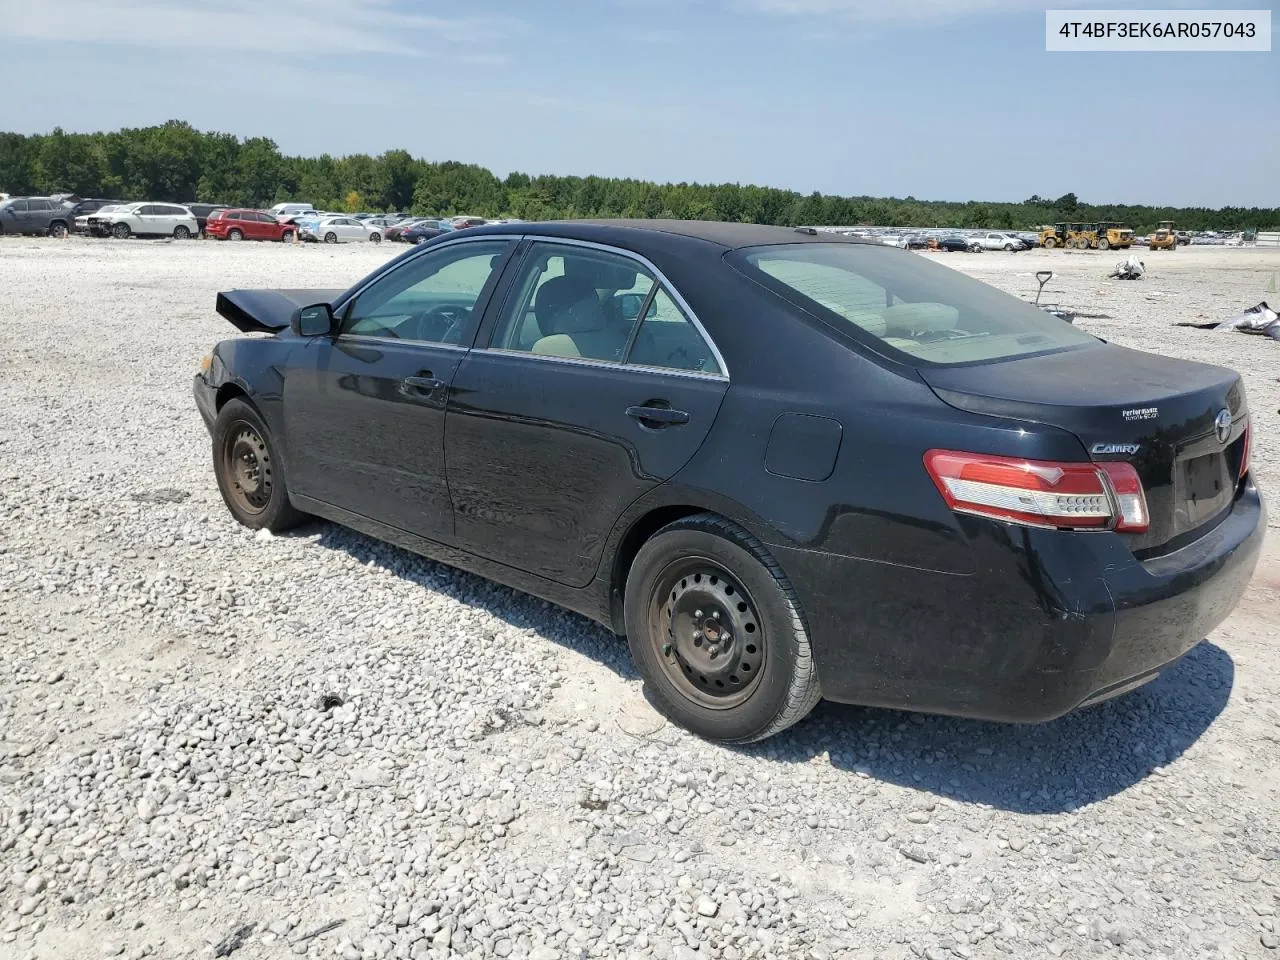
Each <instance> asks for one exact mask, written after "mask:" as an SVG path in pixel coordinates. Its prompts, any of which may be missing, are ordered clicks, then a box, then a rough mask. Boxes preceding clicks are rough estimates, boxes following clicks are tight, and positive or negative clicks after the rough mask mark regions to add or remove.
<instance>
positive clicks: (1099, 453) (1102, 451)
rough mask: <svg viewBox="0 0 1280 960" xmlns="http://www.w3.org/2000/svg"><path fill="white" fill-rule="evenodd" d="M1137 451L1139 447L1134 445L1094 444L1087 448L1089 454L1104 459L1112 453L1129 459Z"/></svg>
mask: <svg viewBox="0 0 1280 960" xmlns="http://www.w3.org/2000/svg"><path fill="white" fill-rule="evenodd" d="M1139 449H1140V446H1139V445H1138V444H1136V443H1095V444H1094V445H1093V446H1092V447H1090V448H1089V452H1090V453H1091V454H1093V455H1094V456H1095V457H1105V456H1107V455H1109V454H1114V453H1122V454H1125V455H1126V456H1130V457H1131V456H1133V455H1134V454H1135V453H1137V452H1138V450H1139Z"/></svg>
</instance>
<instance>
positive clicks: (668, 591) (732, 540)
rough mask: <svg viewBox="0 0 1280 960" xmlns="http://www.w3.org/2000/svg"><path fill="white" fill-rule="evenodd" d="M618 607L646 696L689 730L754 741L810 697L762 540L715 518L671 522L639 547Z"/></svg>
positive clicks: (804, 638)
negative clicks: (622, 616)
mask: <svg viewBox="0 0 1280 960" xmlns="http://www.w3.org/2000/svg"><path fill="white" fill-rule="evenodd" d="M624 613H625V618H626V628H627V642H628V645H629V647H630V648H631V656H632V658H633V659H634V660H635V663H636V666H637V668H638V669H639V670H640V673H641V675H642V676H643V677H644V681H645V686H646V688H647V690H648V691H649V693H650V695H651V696H652V698H653V701H654V703H655V704H656V705H657V707H658V709H659V710H661V711H662V713H663V714H664V715H666V716H667V717H668V718H669V719H670V720H672V721H673V722H674V723H677V724H679V725H680V726H682V727H684V728H686V729H688V730H690V731H691V732H693V733H695V734H697V735H698V736H701V737H706V738H707V739H709V740H719V741H723V742H726V743H750V742H752V741H755V740H763V739H764V738H766V737H769V736H772V735H773V734H775V733H778V732H780V731H782V730H785V729H786V728H787V727H789V726H791V725H792V724H794V723H796V722H798V721H799V720H801V719H802V718H803V717H804V716H805V715H806V714H808V713H809V711H810V710H812V709H813V707H814V705H815V704H816V703H817V702H818V699H819V697H820V693H819V688H818V675H817V671H816V669H815V667H814V663H813V654H812V651H811V650H810V646H809V637H808V631H807V630H806V628H805V624H804V620H803V618H802V616H801V613H800V602H799V600H798V598H797V597H796V595H795V592H794V591H793V590H792V589H791V585H790V584H789V583H788V582H787V579H786V576H785V575H784V574H783V572H782V571H781V569H779V567H778V565H777V564H776V563H775V562H774V561H773V559H772V558H771V557H770V556H769V555H768V553H767V552H766V551H765V548H764V546H763V545H762V544H761V543H760V542H759V541H758V540H756V539H755V538H754V537H752V536H751V535H749V534H748V533H746V532H745V531H743V530H741V529H740V528H739V527H737V526H736V525H734V524H732V523H730V522H729V521H727V520H725V519H723V518H721V517H716V516H712V515H710V514H698V515H695V516H692V517H688V518H686V519H683V520H678V521H676V522H675V523H672V524H670V525H668V526H666V527H664V528H663V529H662V530H660V531H659V532H658V533H657V534H655V535H654V536H653V537H652V538H651V539H650V540H649V541H648V542H647V543H646V544H645V545H644V546H643V547H641V548H640V552H639V553H638V554H637V555H636V558H635V562H634V563H633V564H632V566H631V572H630V573H629V574H628V576H627V584H626V596H625V599H624Z"/></svg>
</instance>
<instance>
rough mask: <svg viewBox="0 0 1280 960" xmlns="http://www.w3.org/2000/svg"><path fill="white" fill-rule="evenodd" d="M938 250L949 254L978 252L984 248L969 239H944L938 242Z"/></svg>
mask: <svg viewBox="0 0 1280 960" xmlns="http://www.w3.org/2000/svg"><path fill="white" fill-rule="evenodd" d="M938 249H939V250H945V251H946V252H948V253H966V252H976V251H978V250H981V249H982V248H981V247H980V246H978V245H977V244H975V243H974V242H973V241H972V240H970V239H969V238H968V237H961V236H955V237H943V238H942V239H941V240H939V241H938Z"/></svg>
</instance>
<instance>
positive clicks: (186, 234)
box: [173, 227, 191, 240]
mask: <svg viewBox="0 0 1280 960" xmlns="http://www.w3.org/2000/svg"><path fill="white" fill-rule="evenodd" d="M173 239H175V240H190V239H191V230H190V229H189V228H187V227H174V228H173Z"/></svg>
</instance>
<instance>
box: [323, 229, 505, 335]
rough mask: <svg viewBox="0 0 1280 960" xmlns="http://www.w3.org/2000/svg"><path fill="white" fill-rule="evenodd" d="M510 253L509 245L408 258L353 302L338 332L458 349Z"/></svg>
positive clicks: (462, 247)
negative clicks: (479, 304)
mask: <svg viewBox="0 0 1280 960" xmlns="http://www.w3.org/2000/svg"><path fill="white" fill-rule="evenodd" d="M510 247H511V241H509V240H494V241H484V242H479V243H461V244H458V245H457V246H454V247H450V248H447V249H445V250H435V251H432V252H431V253H428V254H424V255H423V256H421V257H415V258H413V259H412V260H410V261H409V262H408V263H406V264H404V265H403V266H401V267H399V268H397V269H396V270H394V271H392V272H391V273H390V274H388V275H387V276H385V277H383V278H381V279H380V280H377V281H375V282H374V283H373V284H372V285H371V286H370V287H369V288H368V289H367V290H365V291H364V292H363V293H361V294H360V295H359V296H358V297H357V298H356V301H355V303H354V304H352V306H351V308H350V309H349V310H347V313H346V316H345V317H344V318H343V321H342V332H343V333H344V334H350V335H354V336H363V337H388V338H391V339H394V340H417V341H421V342H426V343H448V344H462V343H463V342H464V341H467V340H469V339H470V336H471V333H472V331H473V330H474V328H475V324H476V323H477V322H478V321H479V319H480V318H479V317H478V316H475V315H474V310H475V306H476V302H477V301H478V300H479V299H480V295H481V293H483V292H484V289H485V287H486V286H487V285H489V284H490V283H491V282H492V281H493V280H495V279H496V277H497V271H498V269H499V267H500V266H501V264H502V259H503V256H504V255H505V254H506V252H507V250H508V249H510Z"/></svg>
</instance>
